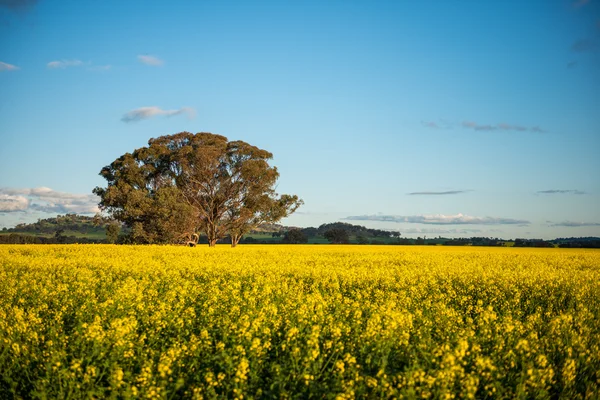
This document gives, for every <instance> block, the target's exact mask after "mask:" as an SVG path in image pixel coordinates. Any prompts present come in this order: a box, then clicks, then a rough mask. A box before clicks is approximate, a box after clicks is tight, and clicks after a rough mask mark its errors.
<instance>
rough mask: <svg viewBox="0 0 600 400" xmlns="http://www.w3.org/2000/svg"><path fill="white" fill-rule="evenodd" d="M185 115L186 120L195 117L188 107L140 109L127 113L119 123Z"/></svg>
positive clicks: (193, 111) (194, 113)
mask: <svg viewBox="0 0 600 400" xmlns="http://www.w3.org/2000/svg"><path fill="white" fill-rule="evenodd" d="M181 114H186V115H187V116H188V118H193V117H194V116H195V115H196V111H195V110H194V109H193V108H190V107H182V108H180V109H179V110H163V109H161V108H160V107H155V106H153V107H140V108H136V109H135V110H131V111H129V112H128V113H127V114H125V115H123V117H122V118H121V121H123V122H136V121H141V120H143V119H148V118H152V117H155V116H159V115H162V116H165V117H172V116H175V115H181Z"/></svg>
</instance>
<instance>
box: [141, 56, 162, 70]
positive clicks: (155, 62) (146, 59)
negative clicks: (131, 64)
mask: <svg viewBox="0 0 600 400" xmlns="http://www.w3.org/2000/svg"><path fill="white" fill-rule="evenodd" d="M137 58H138V60H139V61H140V62H141V63H143V64H146V65H152V66H153V67H159V66H161V65H163V64H164V63H165V62H164V61H163V60H161V59H160V58H158V57H154V56H147V55H139V56H137Z"/></svg>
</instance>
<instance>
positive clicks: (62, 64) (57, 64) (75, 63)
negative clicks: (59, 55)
mask: <svg viewBox="0 0 600 400" xmlns="http://www.w3.org/2000/svg"><path fill="white" fill-rule="evenodd" d="M82 65H83V61H81V60H60V61H50V62H49V63H48V64H46V66H47V67H48V68H52V69H58V68H60V69H64V68H67V67H80V66H82Z"/></svg>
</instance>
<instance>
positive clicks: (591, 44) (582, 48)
mask: <svg viewBox="0 0 600 400" xmlns="http://www.w3.org/2000/svg"><path fill="white" fill-rule="evenodd" d="M597 49H598V44H597V43H596V42H595V41H594V40H592V39H580V40H578V41H576V42H575V43H573V44H572V45H571V51H574V52H576V53H587V52H591V51H596V50H597Z"/></svg>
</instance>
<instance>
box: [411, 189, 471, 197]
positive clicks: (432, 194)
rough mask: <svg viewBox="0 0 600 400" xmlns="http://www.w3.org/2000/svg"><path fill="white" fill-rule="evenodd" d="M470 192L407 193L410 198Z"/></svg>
mask: <svg viewBox="0 0 600 400" xmlns="http://www.w3.org/2000/svg"><path fill="white" fill-rule="evenodd" d="M467 192H469V190H447V191H445V192H412V193H407V194H408V195H409V196H444V195H448V194H460V193H467Z"/></svg>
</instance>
